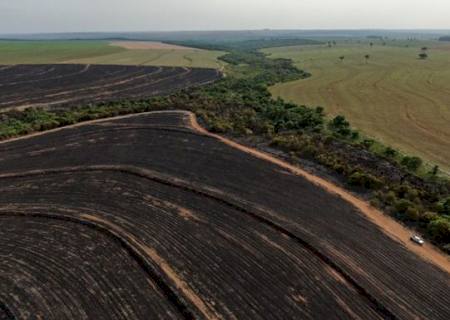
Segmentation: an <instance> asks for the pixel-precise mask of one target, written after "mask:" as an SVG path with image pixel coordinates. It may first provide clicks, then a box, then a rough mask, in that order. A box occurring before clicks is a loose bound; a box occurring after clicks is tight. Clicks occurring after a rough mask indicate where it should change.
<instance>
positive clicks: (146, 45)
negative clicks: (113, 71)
mask: <svg viewBox="0 0 450 320" xmlns="http://www.w3.org/2000/svg"><path fill="white" fill-rule="evenodd" d="M110 45H112V46H117V47H121V48H125V49H131V50H133V49H141V50H144V49H174V50H195V49H193V48H189V47H183V46H177V45H174V44H168V43H163V42H155V41H113V42H111V44H110Z"/></svg>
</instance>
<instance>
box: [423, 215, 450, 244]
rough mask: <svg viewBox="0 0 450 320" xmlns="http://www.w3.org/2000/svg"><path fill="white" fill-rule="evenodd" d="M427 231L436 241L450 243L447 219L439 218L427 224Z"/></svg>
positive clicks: (449, 223)
mask: <svg viewBox="0 0 450 320" xmlns="http://www.w3.org/2000/svg"><path fill="white" fill-rule="evenodd" d="M427 231H428V233H429V234H430V235H431V236H432V237H433V239H434V240H436V241H439V242H444V243H449V242H450V221H449V220H448V219H447V218H439V219H436V220H433V221H431V222H430V223H429V224H428V227H427Z"/></svg>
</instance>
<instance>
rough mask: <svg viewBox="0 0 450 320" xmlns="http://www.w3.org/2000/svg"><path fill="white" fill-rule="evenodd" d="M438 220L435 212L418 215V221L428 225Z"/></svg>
mask: <svg viewBox="0 0 450 320" xmlns="http://www.w3.org/2000/svg"><path fill="white" fill-rule="evenodd" d="M438 218H439V215H438V214H437V213H436V212H431V211H427V212H424V213H423V214H421V215H420V217H419V221H420V222H424V223H430V222H431V221H433V220H436V219H438Z"/></svg>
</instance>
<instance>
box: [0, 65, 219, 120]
mask: <svg viewBox="0 0 450 320" xmlns="http://www.w3.org/2000/svg"><path fill="white" fill-rule="evenodd" d="M220 77H221V75H220V73H219V72H218V71H216V70H214V69H204V68H194V69H191V68H182V67H150V66H114V65H80V64H50V65H12V66H0V112H1V111H8V110H11V109H19V110H20V109H24V108H28V107H37V106H45V107H47V106H61V105H70V106H71V105H80V104H82V103H96V102H104V101H113V100H120V99H139V98H145V97H150V96H155V95H161V94H167V93H171V92H174V91H176V90H179V89H183V88H188V87H192V86H199V85H202V84H206V83H210V82H212V81H215V80H217V79H219V78H220Z"/></svg>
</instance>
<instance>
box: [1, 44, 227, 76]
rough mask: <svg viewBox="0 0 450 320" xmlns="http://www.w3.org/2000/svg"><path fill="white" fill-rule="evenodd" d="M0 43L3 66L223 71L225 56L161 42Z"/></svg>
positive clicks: (217, 52) (216, 52)
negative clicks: (116, 66)
mask: <svg viewBox="0 0 450 320" xmlns="http://www.w3.org/2000/svg"><path fill="white" fill-rule="evenodd" d="M114 44H115V45H111V43H110V42H107V41H0V65H2V64H21V63H26V64H35V63H88V64H96V63H98V64H129V65H155V66H180V67H198V68H217V69H221V68H223V64H224V63H223V62H220V61H219V60H218V59H217V58H218V57H220V56H221V55H224V54H225V52H220V51H208V50H199V49H193V48H186V47H179V46H173V45H167V44H161V43H158V42H132V41H126V42H115V43H114Z"/></svg>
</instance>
